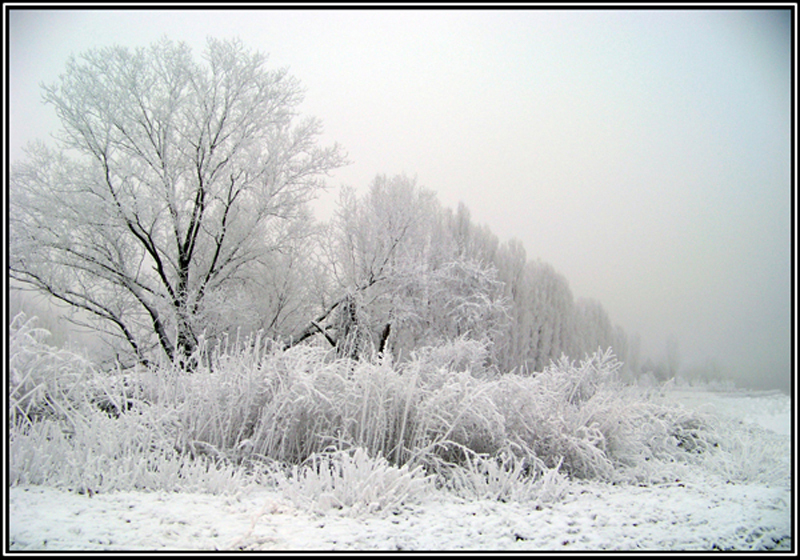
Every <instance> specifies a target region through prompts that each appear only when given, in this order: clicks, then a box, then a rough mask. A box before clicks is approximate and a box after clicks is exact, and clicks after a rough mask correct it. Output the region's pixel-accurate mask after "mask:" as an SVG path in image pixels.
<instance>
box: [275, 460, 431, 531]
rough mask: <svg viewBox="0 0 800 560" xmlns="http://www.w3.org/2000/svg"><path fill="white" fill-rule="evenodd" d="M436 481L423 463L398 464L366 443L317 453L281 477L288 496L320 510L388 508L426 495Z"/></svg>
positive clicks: (354, 511)
mask: <svg viewBox="0 0 800 560" xmlns="http://www.w3.org/2000/svg"><path fill="white" fill-rule="evenodd" d="M429 485H430V478H429V477H427V476H426V475H425V473H424V471H423V470H422V467H421V466H417V467H416V468H413V469H409V467H408V466H407V465H404V466H402V467H395V466H392V465H390V464H389V463H388V461H386V459H384V458H382V457H376V458H371V457H370V456H369V455H368V454H367V451H366V450H365V449H363V448H357V449H354V450H351V451H333V452H326V453H317V454H314V455H312V456H311V457H309V458H308V459H307V460H306V461H305V462H304V464H302V465H300V466H295V467H293V468H292V469H291V471H290V474H289V475H288V476H286V477H285V478H284V479H283V480H282V481H280V482H279V487H280V488H281V489H282V490H283V492H284V493H285V494H286V496H287V497H289V498H290V499H292V500H293V501H294V502H295V503H297V504H298V505H300V506H302V507H306V508H309V509H311V510H312V511H315V512H318V513H328V512H330V510H332V509H334V510H340V511H341V512H342V513H345V514H352V515H356V514H359V513H361V512H368V513H376V512H383V513H385V512H388V511H391V510H393V509H396V508H398V507H400V506H401V505H403V504H404V503H406V502H410V501H412V500H414V499H416V498H417V497H419V496H420V495H422V494H424V493H425V492H426V491H427V489H428V488H429Z"/></svg>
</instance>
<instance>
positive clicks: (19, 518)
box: [7, 390, 795, 553]
mask: <svg viewBox="0 0 800 560" xmlns="http://www.w3.org/2000/svg"><path fill="white" fill-rule="evenodd" d="M670 398H673V399H677V400H678V401H679V402H681V403H683V404H684V405H685V406H687V407H697V408H703V409H704V410H708V411H710V410H714V411H716V413H718V414H721V415H728V416H732V417H734V418H736V419H738V420H744V421H745V422H756V423H758V424H760V425H761V426H762V427H764V428H767V429H769V430H772V431H774V432H775V433H777V434H780V435H782V436H785V437H787V438H789V437H790V418H791V415H790V399H789V397H788V396H786V395H783V394H781V393H777V392H770V393H706V392H698V391H693V390H674V391H672V392H671V393H670ZM794 500H795V497H794V496H792V495H791V492H790V489H789V488H787V487H785V486H781V485H775V486H763V485H743V484H726V482H725V481H724V480H722V479H720V478H719V477H712V476H705V475H704V474H703V473H702V472H695V473H691V476H688V477H686V478H685V479H684V480H680V481H676V482H673V483H670V484H664V485H659V486H651V487H647V488H642V487H630V486H626V487H622V486H611V485H607V484H601V483H581V484H579V483H572V484H571V485H570V490H569V493H568V494H567V496H566V497H565V498H564V499H562V500H561V501H559V502H557V503H554V504H550V505H546V506H543V507H542V506H538V507H537V506H533V505H530V504H521V503H499V502H490V501H469V502H468V501H464V500H460V499H458V498H456V497H454V496H451V495H447V494H443V493H439V492H432V493H431V494H430V495H429V496H428V497H427V498H426V499H425V500H423V501H422V502H421V503H419V504H415V505H412V506H407V507H406V508H405V509H403V510H401V511H399V512H396V513H389V514H387V515H384V516H380V515H360V516H358V517H347V516H342V515H336V514H331V515H326V516H320V515H314V514H311V513H307V512H305V511H303V510H301V509H298V508H297V507H295V506H294V505H292V503H291V502H290V501H288V500H287V499H285V498H283V497H282V496H281V495H280V494H278V493H277V492H275V491H270V490H265V489H251V490H246V491H243V492H241V493H240V494H238V495H235V496H212V495H205V494H189V493H181V494H168V493H162V492H153V493H135V492H119V493H114V494H95V495H93V496H89V495H81V494H76V493H70V492H62V491H59V490H55V489H52V488H43V487H15V488H12V489H10V498H9V534H8V535H7V539H8V540H7V547H9V548H8V549H7V550H10V551H11V552H12V553H13V552H15V551H31V550H45V551H76V550H120V551H121V550H125V551H147V550H159V551H166V550H212V551H213V550H227V551H231V550H233V551H235V550H308V551H310V550H316V551H333V550H384V551H389V550H392V551H396V550H417V551H419V550H430V551H437V550H438V551H449V550H476V551H500V550H507V551H576V550H583V551H587V550H588V551H599V550H640V551H680V550H719V549H722V550H764V549H773V550H784V551H790V550H791V549H792V548H793V546H792V538H793V531H792V527H791V522H792V515H791V514H792V511H793V510H794V505H795V502H794Z"/></svg>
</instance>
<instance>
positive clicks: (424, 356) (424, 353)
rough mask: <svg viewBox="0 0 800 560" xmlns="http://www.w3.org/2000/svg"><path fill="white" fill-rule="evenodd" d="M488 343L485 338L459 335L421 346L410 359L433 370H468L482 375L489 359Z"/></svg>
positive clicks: (489, 343)
mask: <svg viewBox="0 0 800 560" xmlns="http://www.w3.org/2000/svg"><path fill="white" fill-rule="evenodd" d="M490 345H491V342H490V341H489V340H487V339H482V340H474V339H471V338H467V337H466V336H461V337H459V338H456V339H455V340H449V341H445V342H443V343H441V344H439V345H437V346H427V347H424V348H421V349H419V350H418V351H416V352H415V353H414V355H413V358H412V359H413V360H417V361H419V362H423V363H425V364H426V367H427V368H430V369H434V370H436V369H445V370H447V371H468V372H471V373H473V374H474V375H476V376H484V375H485V374H486V373H487V372H486V369H485V364H486V362H487V360H488V359H489V355H490Z"/></svg>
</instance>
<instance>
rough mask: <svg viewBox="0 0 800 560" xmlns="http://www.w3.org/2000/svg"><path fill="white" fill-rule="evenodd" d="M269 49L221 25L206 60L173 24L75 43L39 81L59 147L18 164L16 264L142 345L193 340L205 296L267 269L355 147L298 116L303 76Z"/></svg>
mask: <svg viewBox="0 0 800 560" xmlns="http://www.w3.org/2000/svg"><path fill="white" fill-rule="evenodd" d="M265 62H266V57H265V56H264V55H262V54H260V53H257V52H253V51H250V50H248V49H246V48H245V47H244V46H243V45H242V44H241V43H240V42H239V41H238V40H232V41H217V40H213V39H210V40H209V41H208V44H207V47H206V50H205V52H204V56H203V59H202V60H201V61H200V62H198V61H196V60H195V59H194V58H193V57H192V53H191V52H190V49H189V48H188V47H187V46H186V45H185V44H182V43H181V44H176V43H174V42H171V41H169V40H167V39H163V40H161V41H160V42H158V43H156V44H154V45H152V46H151V47H149V48H140V49H137V50H135V51H131V50H129V49H126V48H123V47H111V48H103V49H97V50H91V51H88V52H86V53H85V54H83V55H81V56H80V57H78V58H75V57H72V58H71V59H70V60H69V62H68V64H67V67H66V70H65V72H64V73H63V74H62V75H61V76H60V78H59V80H58V82H57V83H55V84H53V85H50V86H46V87H44V100H45V102H46V103H48V104H50V105H52V106H53V107H54V108H55V110H56V112H57V114H58V117H59V118H60V120H61V124H62V126H63V130H62V131H61V134H60V136H59V145H58V147H57V148H55V149H53V148H49V147H47V146H45V145H44V144H42V143H38V144H35V145H33V146H30V147H29V150H28V156H29V157H28V158H27V160H26V161H24V162H21V163H15V164H14V165H13V167H12V169H11V182H10V213H9V226H10V228H9V230H10V255H9V271H10V275H11V276H12V277H13V278H15V279H17V280H19V281H22V282H24V283H26V284H28V285H30V286H33V287H35V288H36V289H38V290H41V291H44V292H46V293H48V294H50V295H51V296H53V297H55V298H57V299H58V300H61V301H63V302H66V303H68V304H70V305H71V306H73V307H74V308H78V309H81V310H83V311H85V312H88V313H89V315H90V316H91V317H93V318H95V319H98V320H100V323H102V324H105V325H106V326H109V325H110V326H112V327H113V328H112V329H111V330H112V331H114V332H115V333H116V334H119V335H121V336H122V338H123V340H124V341H126V345H127V346H128V348H129V349H130V350H132V351H133V352H134V353H135V355H136V357H137V359H139V360H141V361H146V360H147V359H148V356H151V353H152V350H153V349H158V348H160V350H161V351H163V353H164V354H165V355H166V357H167V358H169V359H170V360H177V359H180V360H183V359H185V357H186V356H189V355H191V354H192V352H193V351H194V350H195V348H196V346H197V343H198V336H199V334H200V333H201V330H202V329H203V328H204V327H207V326H208V325H207V324H206V323H204V317H208V316H209V315H208V314H207V313H206V311H208V309H207V306H206V302H207V301H208V302H211V301H214V302H215V304H218V303H219V301H220V294H223V295H224V294H226V290H228V291H230V290H231V287H235V286H236V285H237V283H241V282H244V281H246V280H247V279H248V278H250V279H253V278H263V277H266V276H269V275H267V274H265V272H266V271H267V269H266V268H265V267H269V266H271V264H270V263H275V262H277V261H276V259H274V258H273V257H272V256H271V255H274V254H275V252H276V251H285V250H289V249H290V248H291V246H292V243H293V242H294V243H296V240H294V239H293V237H292V236H293V234H294V233H296V232H297V231H301V230H302V228H297V226H296V223H297V221H298V220H302V219H307V215H308V214H307V212H306V203H307V202H308V201H309V200H310V199H311V198H312V197H313V196H314V194H315V192H316V191H317V189H318V188H320V187H321V186H322V185H323V179H324V176H325V174H326V173H327V172H328V171H330V170H332V169H334V168H336V167H339V166H341V165H343V164H344V163H345V160H344V156H343V155H342V153H341V150H340V148H339V147H338V146H336V145H334V146H332V147H327V148H322V147H319V146H318V143H317V141H318V137H319V135H320V132H321V125H320V122H319V121H318V120H316V119H313V118H309V119H304V120H302V119H299V118H298V114H297V107H298V105H299V103H300V102H301V101H302V98H303V95H302V94H303V90H302V88H301V87H300V85H299V83H298V81H297V80H295V79H294V78H292V77H291V76H290V75H289V74H288V73H287V71H286V70H282V69H281V70H271V69H268V68H266V66H265ZM213 294H216V295H213ZM242 304H243V305H247V302H242Z"/></svg>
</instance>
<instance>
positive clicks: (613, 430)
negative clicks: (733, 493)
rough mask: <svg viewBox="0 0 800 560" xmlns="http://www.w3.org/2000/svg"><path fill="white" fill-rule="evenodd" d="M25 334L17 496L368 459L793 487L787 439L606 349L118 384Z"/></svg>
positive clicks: (301, 362)
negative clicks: (634, 374)
mask: <svg viewBox="0 0 800 560" xmlns="http://www.w3.org/2000/svg"><path fill="white" fill-rule="evenodd" d="M12 327H13V328H12V332H11V339H10V342H11V345H10V354H9V363H10V365H11V370H10V372H9V405H10V406H9V419H10V420H11V423H10V431H9V449H10V452H11V453H10V456H9V469H10V470H9V474H10V480H11V483H12V484H21V483H32V484H52V485H56V486H59V487H70V488H83V487H85V488H87V489H92V490H93V491H98V490H99V491H107V490H112V489H134V488H142V489H188V488H193V489H204V491H213V492H220V491H226V489H232V488H233V487H234V486H235V485H237V484H245V483H248V482H254V481H256V480H262V481H264V480H266V479H265V477H269V476H273V474H271V473H273V472H274V470H275V468H274V467H273V465H279V466H280V467H281V468H283V467H287V466H288V467H291V466H293V465H294V466H297V465H304V468H305V467H307V466H309V465H311V464H319V462H320V461H322V460H323V459H321V457H327V459H325V460H326V461H329V462H330V461H332V460H333V459H331V456H330V454H326V450H327V449H329V448H335V449H361V450H363V451H359V452H357V453H356V452H354V453H353V454H352V455H348V457H347V458H345V457H344V456H341V457H339V456H337V457H338V458H337V459H336V460H337V461H339V462H342V465H346V468H345V466H343V467H341V468H340V469H339V471H338V472H340V473H343V472H345V470H346V472H347V473H350V474H353V473H362V474H363V472H366V471H364V469H367V466H369V465H371V466H369V468H370V469H375V470H376V471H380V472H382V473H384V474H383V475H380V476H384V477H385V478H386V481H388V480H390V479H391V476H393V475H390V474H388V473H394V471H392V470H391V469H390V467H391V468H396V469H410V470H407V471H403V472H417V470H418V469H419V468H420V467H424V468H425V469H426V471H427V472H428V473H430V474H436V475H439V479H440V481H441V480H442V477H444V482H443V483H442V484H443V485H444V486H448V485H449V487H450V488H452V489H457V488H458V489H459V491H460V492H462V493H465V495H473V496H489V497H492V496H493V497H494V499H524V498H525V497H526V496H527V497H530V496H532V495H534V494H536V495H537V496H538V497H539V498H541V496H542V493H543V492H545V489H546V488H549V489H550V490H548V491H549V492H550V493H551V494H552V495H553V496H557V495H558V491H557V489H558V488H559V485H558V484H556V482H558V480H561V477H563V476H569V477H572V478H582V479H599V480H606V481H614V482H623V483H640V484H641V483H644V484H650V483H656V482H661V481H667V480H670V479H672V480H674V479H675V478H679V477H680V476H682V472H683V469H684V468H685V467H688V466H692V465H705V466H706V467H707V468H708V470H709V471H710V472H714V473H717V474H718V475H720V476H723V477H725V478H726V479H729V480H732V481H764V480H772V479H773V478H774V477H776V476H778V477H784V478H785V477H788V474H786V473H788V472H789V467H788V465H785V464H783V463H780V464H776V463H775V462H774V461H772V458H773V457H775V456H776V455H780V454H781V453H784V452H785V450H784V449H783V447H782V446H784V443H783V442H782V441H778V440H774V441H773V440H771V439H769V438H767V437H766V436H763V435H759V434H756V433H755V432H754V431H753V430H750V431H746V430H745V431H743V430H742V429H741V427H738V426H726V425H724V424H721V423H720V422H718V421H716V420H715V419H714V418H713V417H711V416H709V415H704V414H701V413H697V412H690V411H687V410H684V409H682V408H680V407H676V406H668V405H667V404H664V403H660V402H658V399H657V398H655V397H657V395H652V394H650V393H648V392H646V391H644V390H642V389H641V388H640V387H635V386H625V385H623V384H622V383H620V382H619V380H618V379H617V372H618V371H619V368H620V364H619V362H618V361H617V360H616V359H615V358H614V356H613V354H612V353H611V352H610V350H609V351H604V352H600V351H598V352H596V353H595V354H594V355H592V356H588V357H587V358H586V359H585V360H583V361H582V362H579V363H575V362H570V361H568V360H566V359H562V360H560V361H559V362H557V363H553V364H551V365H550V367H548V368H546V369H545V370H544V371H543V372H541V373H538V374H535V375H533V376H530V375H525V376H523V375H517V374H506V375H496V376H494V375H493V376H489V375H484V373H485V372H479V373H480V374H479V375H476V372H475V371H474V370H473V369H471V367H468V366H467V367H464V368H463V369H461V370H459V371H454V370H453V368H454V367H456V366H459V367H461V366H466V365H467V363H468V362H469V361H470V360H468V361H467V362H464V361H462V360H460V359H451V358H452V357H453V356H456V357H458V356H462V357H463V356H472V355H473V354H472V351H473V350H475V353H474V356H479V355H482V351H478V350H480V349H479V348H477V347H476V346H475V345H474V344H473V342H472V341H462V342H461V343H458V344H455V345H451V346H447V347H443V348H442V349H440V350H441V351H437V350H436V349H430V351H426V352H420V353H418V354H417V355H416V356H415V357H414V358H413V359H411V360H408V361H405V362H403V363H402V364H401V365H394V364H393V363H392V362H391V360H385V361H382V360H378V361H354V360H350V359H345V358H340V357H338V356H337V355H336V353H335V352H332V351H329V350H324V349H322V348H319V347H314V346H301V345H298V346H295V347H293V348H291V349H289V350H281V349H272V350H268V349H267V348H266V344H263V343H262V341H259V340H258V339H256V340H251V341H244V342H243V343H241V344H239V343H238V342H236V343H235V344H234V345H233V347H231V346H230V345H229V346H228V347H226V348H225V349H223V350H220V349H219V348H217V349H215V350H214V351H213V352H208V351H207V350H208V349H202V350H203V351H204V352H207V353H206V354H205V358H204V359H201V360H199V361H198V363H199V364H200V366H199V367H198V368H197V370H196V371H194V372H186V371H182V370H180V369H179V368H174V367H170V366H169V365H167V366H162V367H160V368H157V369H153V368H145V367H137V368H134V369H132V370H129V371H127V372H125V373H124V374H122V373H121V372H117V373H114V374H108V373H104V372H99V371H97V370H95V369H93V368H92V366H91V364H88V363H87V362H86V361H85V360H82V359H80V358H79V357H77V356H75V355H74V354H70V353H67V352H63V351H59V350H55V349H52V348H50V347H49V346H47V345H45V344H44V343H43V342H42V339H41V337H43V336H44V333H43V332H40V331H38V330H36V329H35V328H34V327H33V323H32V321H26V320H24V318H22V317H20V318H18V319H17V320H16V321H15V322H14V323H13V324H12ZM472 363H473V364H477V361H474V362H472ZM212 364H213V367H210V366H211V365H212ZM364 454H365V455H364ZM784 455H785V453H784ZM312 457H314V458H315V459H311V458H312ZM476 457H479V459H478V458H476ZM367 458H380V459H369V460H367ZM308 461H310V463H309V462H308ZM314 461H316V463H314ZM348 461H349V462H348ZM370 461H371V462H370ZM376 461H377V463H376ZM343 469H345V470H343ZM347 469H349V470H347ZM310 472H311V471H308V472H307V473H306V474H304V475H302V476H301V475H300V474H299V471H298V474H297V476H300V478H302V479H303V480H305V482H303V484H305V485H306V486H308V485H312V486H313V484H316V482H313V481H314V480H316V479H314V478H313V477H312V476H311V474H310ZM317 475H319V476H322V475H320V474H319V471H317ZM348 476H349V475H348ZM374 476H375V477H377V476H379V475H374ZM309 477H311V478H309ZM548 477H549V478H548ZM300 478H297V477H295V482H294V483H293V484H295V486H296V485H297V484H300V482H299V480H300ZM401 478H402V477H401ZM320 480H321V479H320ZM320 480H318V481H317V482H318V483H319V484H321V485H322V484H323V482H321V481H320ZM331 480H332V479H331ZM547 480H549V481H550V484H549V485H548V484H545V481H547ZM312 483H313V484H312ZM325 484H327V482H326V483H325ZM342 484H344V483H339V487H340V488H346V487H347V486H346V485H345V486H342ZM382 484H383V483H382ZM537 485H539V486H537ZM323 486H324V485H323ZM545 487H546V488H545ZM309 488H310V486H309ZM309 491H311V490H309ZM320 492H322V490H320ZM347 492H351V490H347ZM334 495H336V494H334ZM320 496H322V493H320ZM315 499H316V498H315ZM325 499H328V498H325ZM337 500H340V501H341V500H344V498H337ZM373 502H374V500H373V501H372V502H369V504H371V503H373ZM342 503H347V502H346V500H345V501H343V502H342ZM369 504H367V506H365V507H368V508H369V507H373V506H370V505H369Z"/></svg>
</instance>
